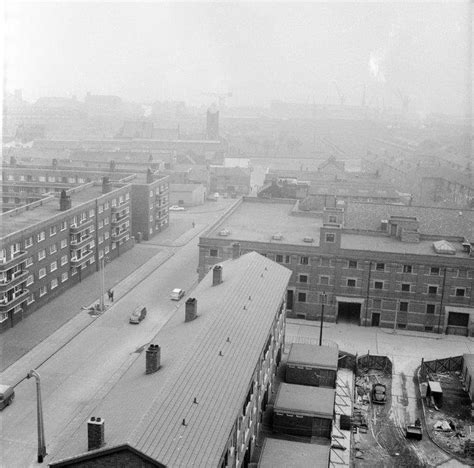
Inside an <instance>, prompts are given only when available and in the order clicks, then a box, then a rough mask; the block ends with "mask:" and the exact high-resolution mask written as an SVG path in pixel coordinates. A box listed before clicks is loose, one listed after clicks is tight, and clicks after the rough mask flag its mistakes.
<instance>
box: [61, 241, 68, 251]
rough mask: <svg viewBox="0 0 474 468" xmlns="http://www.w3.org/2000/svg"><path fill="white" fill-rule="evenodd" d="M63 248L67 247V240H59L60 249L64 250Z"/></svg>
mask: <svg viewBox="0 0 474 468" xmlns="http://www.w3.org/2000/svg"><path fill="white" fill-rule="evenodd" d="M65 247H67V239H62V240H61V249H64V248H65Z"/></svg>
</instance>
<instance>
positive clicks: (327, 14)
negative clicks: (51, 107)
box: [4, 1, 472, 113]
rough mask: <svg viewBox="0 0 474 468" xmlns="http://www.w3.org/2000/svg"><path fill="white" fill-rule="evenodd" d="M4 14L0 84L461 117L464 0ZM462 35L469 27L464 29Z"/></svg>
mask: <svg viewBox="0 0 474 468" xmlns="http://www.w3.org/2000/svg"><path fill="white" fill-rule="evenodd" d="M4 10H5V22H6V28H5V37H6V39H5V47H4V49H5V68H4V74H5V76H4V78H5V80H4V81H5V83H6V89H7V90H8V91H12V90H13V89H16V88H20V89H22V90H23V95H24V98H25V99H27V100H31V101H33V100H36V99H37V98H38V97H39V96H44V95H54V96H72V95H76V96H77V97H78V99H80V100H82V99H83V98H84V95H85V94H86V92H87V91H90V92H92V93H93V94H115V95H119V96H121V97H122V98H124V99H126V100H134V101H143V102H146V101H154V100H186V101H188V102H191V103H198V102H206V100H207V101H208V100H209V99H210V98H206V96H204V95H203V93H209V92H228V91H230V92H232V93H233V97H232V98H231V99H230V100H229V101H228V103H229V104H230V105H268V104H269V103H270V101H271V100H274V99H281V100H290V101H299V102H313V100H314V101H315V102H316V103H323V102H325V101H327V103H338V102H339V98H338V92H337V89H336V84H337V86H338V87H339V89H340V91H341V92H342V93H343V94H344V95H345V96H346V103H347V104H360V103H361V101H362V95H363V89H364V86H366V89H367V91H366V101H367V102H368V103H369V104H372V105H375V104H376V103H377V102H378V103H379V104H380V103H381V102H382V101H384V102H385V104H386V105H394V106H400V105H401V100H400V99H399V98H398V97H397V94H398V92H401V93H403V94H404V95H407V96H409V97H410V101H411V103H412V106H413V107H415V106H416V108H417V109H418V110H419V111H421V112H431V111H435V112H447V113H463V112H464V110H465V108H466V105H467V102H466V101H467V99H468V94H467V89H468V85H469V84H471V83H472V75H471V77H470V76H469V73H468V72H469V67H470V64H471V58H470V57H469V53H468V52H469V48H468V38H469V34H470V31H469V24H470V21H472V18H471V17H470V14H471V11H470V7H469V2H468V1H450V2H443V3H433V2H421V3H413V2H406V1H405V2H397V3H395V2H371V3H369V2H355V1H353V2H347V3H341V2H330V3H329V2H328V3H323V2H315V1H313V2H306V3H294V2H278V3H277V2H243V1H242V2H223V1H221V2H219V3H211V2H189V3H184V2H172V3H168V2H127V3H122V2H120V3H119V2H110V1H109V2H105V1H101V2H67V1H62V2H55V3H51V2H49V3H45V2H28V3H27V2H22V1H7V4H6V7H5V8H4ZM471 32H472V30H471Z"/></svg>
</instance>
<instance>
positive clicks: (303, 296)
mask: <svg viewBox="0 0 474 468" xmlns="http://www.w3.org/2000/svg"><path fill="white" fill-rule="evenodd" d="M298 302H306V293H305V292H299V293H298Z"/></svg>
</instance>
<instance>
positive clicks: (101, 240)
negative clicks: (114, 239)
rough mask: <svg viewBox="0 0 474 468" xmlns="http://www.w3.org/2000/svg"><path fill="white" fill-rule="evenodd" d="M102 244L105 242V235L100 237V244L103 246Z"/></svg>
mask: <svg viewBox="0 0 474 468" xmlns="http://www.w3.org/2000/svg"><path fill="white" fill-rule="evenodd" d="M102 242H104V235H103V234H101V235H100V236H99V244H102Z"/></svg>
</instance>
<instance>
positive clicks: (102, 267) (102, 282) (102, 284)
mask: <svg viewBox="0 0 474 468" xmlns="http://www.w3.org/2000/svg"><path fill="white" fill-rule="evenodd" d="M104 270H105V255H104V256H103V257H102V258H101V259H100V301H99V307H100V311H101V312H103V311H104V310H105V305H104V296H105V271H104Z"/></svg>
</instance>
